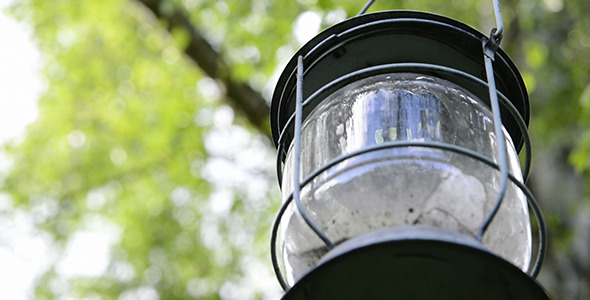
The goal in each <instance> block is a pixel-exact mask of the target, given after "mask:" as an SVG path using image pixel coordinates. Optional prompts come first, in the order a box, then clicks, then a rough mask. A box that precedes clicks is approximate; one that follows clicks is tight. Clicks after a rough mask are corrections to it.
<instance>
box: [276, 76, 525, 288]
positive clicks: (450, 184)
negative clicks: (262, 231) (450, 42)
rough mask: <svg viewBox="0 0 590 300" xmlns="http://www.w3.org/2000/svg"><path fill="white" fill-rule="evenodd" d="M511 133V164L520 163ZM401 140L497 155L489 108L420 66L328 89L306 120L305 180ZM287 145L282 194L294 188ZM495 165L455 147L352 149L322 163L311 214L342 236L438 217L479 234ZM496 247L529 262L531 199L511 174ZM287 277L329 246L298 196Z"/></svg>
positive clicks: (286, 251)
mask: <svg viewBox="0 0 590 300" xmlns="http://www.w3.org/2000/svg"><path fill="white" fill-rule="evenodd" d="M506 137H507V144H508V148H509V149H508V156H509V160H510V172H511V174H513V175H514V176H516V177H517V178H519V176H520V167H519V164H518V158H517V154H516V151H515V150H514V147H513V145H512V142H511V141H510V139H509V138H508V134H506ZM396 141H426V142H443V143H448V144H454V145H458V146H461V147H465V148H468V149H471V150H474V151H477V152H479V153H481V154H483V155H486V156H488V157H490V158H492V159H494V160H496V155H495V144H496V138H495V134H494V132H493V123H492V117H491V112H490V110H489V108H488V107H487V106H486V105H485V104H483V103H482V102H481V100H479V99H477V98H476V97H475V96H473V95H472V94H471V93H469V92H468V91H466V90H464V89H462V88H461V87H458V86H456V85H454V84H452V83H450V82H447V81H444V80H441V79H438V78H433V77H428V76H422V75H417V74H385V75H378V76H374V77H370V78H366V79H362V80H359V81H357V82H354V83H352V84H350V85H348V86H346V87H344V88H342V89H340V90H338V91H336V92H335V93H333V94H332V95H330V96H329V97H328V98H326V99H325V100H324V101H323V102H322V103H320V104H319V105H318V106H317V107H316V108H315V109H314V110H313V112H312V113H311V114H310V115H309V116H308V117H307V118H306V119H305V120H304V123H303V126H302V140H301V147H302V148H301V170H302V177H301V180H303V179H304V178H306V177H307V176H308V175H309V174H310V173H311V172H313V171H314V170H316V169H318V168H319V167H321V166H323V165H325V164H326V163H327V162H328V161H330V160H332V159H334V158H337V157H339V156H341V155H343V154H347V153H352V152H354V151H357V150H359V149H362V148H365V147H368V146H372V145H376V144H382V143H387V142H396ZM292 156H293V153H292V151H291V150H290V151H289V153H288V155H287V160H286V162H285V169H284V178H283V189H282V191H283V199H286V198H287V197H288V196H289V195H290V194H291V193H292V191H293V184H292V183H293V177H292V175H293V174H292V172H293V171H292V167H293V166H292V164H293V161H292V159H293V157H292ZM499 184H500V175H499V172H497V171H496V170H495V169H492V168H490V167H488V166H487V165H485V164H483V163H481V162H478V161H476V160H473V159H471V158H468V157H466V156H463V155H460V154H455V153H452V152H448V151H444V150H439V149H432V148H423V147H403V148H393V149H385V150H379V151H376V152H370V153H366V154H362V155H358V156H355V157H353V158H351V159H348V160H345V161H343V162H341V163H340V164H338V165H336V166H334V167H332V168H330V169H328V170H327V171H325V172H323V173H322V174H321V175H320V176H318V177H317V178H315V180H313V182H312V183H311V184H309V185H308V186H306V187H305V188H304V189H303V190H302V193H301V199H302V202H303V204H304V207H305V208H306V211H307V213H308V214H309V215H310V217H311V219H312V220H314V222H315V223H316V224H317V225H318V226H319V227H320V228H321V229H322V230H323V231H324V232H325V233H326V234H327V236H328V237H329V238H330V239H331V240H332V241H333V242H335V244H339V243H341V242H343V241H346V240H348V239H350V238H353V237H356V236H359V235H361V234H364V233H367V232H370V231H373V230H377V229H381V228H385V227H394V226H407V225H417V226H420V225H422V226H433V227H438V228H442V229H446V230H451V231H455V232H459V233H461V234H464V235H467V236H471V237H473V238H475V236H476V234H477V232H478V231H479V228H480V227H481V225H482V223H483V221H484V219H485V217H486V216H487V214H488V213H489V212H490V211H491V209H492V207H493V205H494V203H495V201H496V197H497V194H498V189H499ZM483 243H484V245H485V246H487V247H488V248H489V249H491V250H492V251H494V252H495V253H497V254H498V255H500V256H502V257H504V258H505V259H507V260H508V261H511V262H512V263H514V264H515V265H516V266H518V267H520V268H521V269H523V270H526V269H527V268H528V264H529V260H530V251H531V233H530V223H529V216H528V210H527V206H526V198H525V197H524V195H523V194H522V192H521V191H520V190H518V189H517V187H516V186H515V185H513V184H512V183H510V184H509V185H508V190H507V193H506V198H505V201H504V202H503V204H502V207H501V209H500V211H499V213H498V214H497V216H496V218H495V219H494V221H493V222H492V224H491V226H490V227H489V229H488V231H487V233H486V235H485V236H484V240H483ZM281 249H282V259H283V263H284V267H285V270H286V273H287V279H288V280H289V281H290V282H291V283H293V282H294V281H296V280H297V279H299V278H300V277H301V276H303V275H304V274H305V273H307V272H308V271H309V270H310V269H312V268H313V267H314V266H315V265H316V264H317V262H318V261H319V259H320V258H321V257H322V256H323V255H324V254H325V253H326V251H327V248H326V247H325V245H324V243H323V242H322V241H321V240H320V239H319V238H318V237H317V236H316V235H315V234H314V233H313V231H312V230H311V229H309V227H308V226H307V225H306V224H305V222H304V221H303V219H302V218H301V216H300V215H299V213H298V212H297V210H296V208H295V205H291V206H290V208H289V209H288V210H287V212H286V214H285V217H284V219H283V225H282V227H281Z"/></svg>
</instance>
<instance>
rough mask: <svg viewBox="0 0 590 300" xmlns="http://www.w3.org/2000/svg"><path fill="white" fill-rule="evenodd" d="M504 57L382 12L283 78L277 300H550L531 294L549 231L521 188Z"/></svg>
mask: <svg viewBox="0 0 590 300" xmlns="http://www.w3.org/2000/svg"><path fill="white" fill-rule="evenodd" d="M496 38H498V36H496ZM482 42H483V46H482ZM498 43H499V38H498V40H494V37H493V38H492V39H491V40H488V39H487V38H486V37H485V36H484V35H483V34H481V33H479V32H478V31H476V30H474V29H472V28H471V27H469V26H467V25H465V24H462V23H460V22H457V21H455V20H452V19H449V18H446V17H442V16H438V15H433V14H428V13H424V12H415V11H386V12H379V13H373V14H366V15H360V16H357V17H355V18H352V19H349V20H346V21H344V22H342V23H340V24H337V25H335V26H333V27H331V28H329V29H327V30H326V31H324V32H322V33H320V34H319V35H318V36H317V37H315V38H314V39H312V40H311V41H310V42H308V43H307V44H306V45H305V46H303V47H302V49H301V50H299V52H298V53H297V54H296V55H295V57H294V58H293V59H292V60H291V61H290V62H289V63H288V65H287V67H286V68H285V70H284V72H283V73H282V75H281V77H280V79H279V82H278V85H277V87H276V89H275V92H274V95H273V99H272V108H271V125H272V130H273V138H274V141H275V145H277V149H278V161H277V162H278V163H277V169H278V173H279V183H280V184H281V189H282V198H283V207H282V208H281V210H280V212H279V216H278V218H277V221H276V223H275V226H274V228H273V240H272V241H271V243H272V253H273V263H274V264H275V270H276V272H277V276H278V278H279V281H280V282H281V284H282V285H283V288H285V290H287V291H288V292H287V294H286V295H285V299H382V298H387V297H389V296H390V295H396V296H395V297H393V298H395V299H548V298H547V296H546V294H545V292H544V291H543V289H542V288H540V287H539V286H538V285H537V283H536V282H535V280H534V277H535V276H536V274H537V273H538V271H539V268H540V264H541V261H542V258H543V253H544V252H543V251H544V248H545V241H544V223H543V220H542V215H541V213H540V210H539V208H538V205H537V204H536V202H535V200H534V198H533V197H532V195H531V193H530V192H529V190H528V189H527V188H526V186H524V184H523V182H524V180H525V179H526V176H527V173H528V168H529V161H530V143H529V141H528V131H527V128H526V127H527V125H526V124H527V123H528V118H529V102H528V96H527V93H526V89H525V86H524V83H523V80H522V78H521V76H520V74H519V72H518V70H517V69H516V67H515V66H514V64H513V63H512V61H511V60H510V59H509V58H508V56H507V55H506V54H505V53H504V52H503V51H502V50H501V49H497V44H498ZM492 59H493V60H494V63H493V66H492V63H491V62H492ZM486 75H487V76H486ZM500 116H501V117H500ZM523 147H524V148H525V150H526V151H525V152H526V153H525V164H524V172H523V171H522V170H521V167H520V163H519V155H518V152H519V151H520V150H521V148H523ZM529 208H530V209H531V211H533V213H534V215H535V219H536V220H537V221H536V222H537V223H538V224H539V229H540V238H539V239H537V241H538V243H539V245H538V246H537V247H535V249H537V253H536V254H535V255H534V256H533V255H532V249H533V238H532V234H531V218H530V216H529ZM277 239H278V242H277ZM276 248H278V251H277V249H276ZM277 252H280V255H278V254H277ZM277 255H278V256H277ZM531 261H532V263H531ZM291 286H292V288H291ZM384 295H388V296H387V297H385V296H384Z"/></svg>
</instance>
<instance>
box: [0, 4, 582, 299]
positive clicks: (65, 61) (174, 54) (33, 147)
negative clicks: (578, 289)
mask: <svg viewBox="0 0 590 300" xmlns="http://www.w3.org/2000/svg"><path fill="white" fill-rule="evenodd" d="M501 3H502V8H503V12H504V20H505V24H506V37H505V39H504V41H503V48H504V49H505V50H506V51H507V52H508V53H509V54H510V55H511V56H512V57H513V59H514V60H515V61H516V64H517V65H518V66H519V68H520V70H521V72H522V74H523V77H524V78H525V81H526V84H527V86H528V88H529V93H530V98H531V106H532V116H533V119H532V122H531V134H532V138H533V141H534V145H533V149H534V150H535V151H537V149H540V150H538V152H537V153H539V154H538V155H537V156H536V159H537V160H539V159H541V160H543V159H545V158H544V156H543V155H548V153H553V152H555V151H562V150H563V151H565V152H566V154H565V155H563V157H564V159H562V163H563V164H566V161H568V159H569V162H570V163H571V166H575V168H576V170H577V171H578V172H579V174H580V175H576V176H582V175H583V176H585V177H583V178H584V179H583V180H585V181H584V182H586V183H588V179H589V178H590V177H589V176H590V175H588V174H590V172H588V171H589V170H590V160H589V159H588V158H589V157H590V117H589V116H590V72H588V70H590V55H588V54H589V53H590V37H589V35H588V28H590V18H588V15H590V2H588V1H585V0H577V1H567V2H566V1H565V0H544V1H533V0H522V1H514V0H507V1H501ZM363 5H364V1H358V0H355V1H352V0H346V1H331V0H298V1H293V0H250V1H242V0H227V1H211V0H169V1H165V2H164V3H163V5H162V6H161V8H160V9H162V10H166V9H168V10H173V9H177V8H181V9H183V10H184V11H185V12H186V14H187V15H189V16H190V19H191V21H192V22H193V24H194V25H195V26H196V27H197V28H199V29H200V30H201V31H202V32H203V33H204V34H205V36H206V37H207V38H208V40H209V41H210V42H211V43H212V44H213V45H214V46H215V48H216V49H217V50H218V51H219V52H220V53H221V54H222V56H223V57H224V59H225V60H226V61H227V62H228V63H229V64H230V65H231V66H232V69H231V72H232V76H233V77H234V78H236V79H237V80H242V81H245V82H247V83H249V84H251V85H252V86H253V87H255V88H257V89H259V90H261V91H262V92H263V94H264V95H265V97H266V98H267V99H268V98H270V93H271V92H272V89H273V88H274V86H273V84H274V80H276V73H277V72H279V71H280V70H281V67H282V66H283V65H284V64H285V63H286V62H287V60H288V59H289V58H290V57H291V55H292V54H293V53H294V52H295V51H296V50H297V49H298V47H299V46H301V44H300V43H299V42H298V41H297V39H296V36H295V30H294V28H295V24H297V21H298V20H299V19H298V18H300V16H302V13H304V12H306V11H310V12H313V13H315V14H316V15H317V16H319V17H320V18H321V27H322V28H326V27H328V26H330V25H332V24H335V23H337V22H339V21H341V20H343V19H344V18H346V17H350V16H353V15H355V14H356V13H357V12H358V11H359V10H360V9H361V8H362V6H363ZM397 8H404V9H415V10H425V11H429V12H435V13H439V14H443V15H447V16H450V17H453V18H456V19H459V20H461V21H463V22H465V23H468V24H470V25H471V26H474V27H475V28H478V29H479V30H480V31H482V32H484V33H488V32H489V30H490V29H491V28H492V27H493V26H494V24H495V21H494V16H493V11H492V8H491V1H467V0H453V1H448V0H444V1H443V0H416V1H407V0H405V1H404V0H396V1H377V3H376V4H375V5H374V6H373V7H372V8H371V10H370V11H376V10H383V9H397ZM11 12H12V13H13V14H14V15H15V16H17V17H18V18H19V19H20V20H22V21H24V22H27V23H29V24H31V25H32V26H33V27H34V32H35V37H36V41H37V44H38V46H39V48H40V49H41V51H42V53H43V57H44V59H43V61H44V78H45V80H46V83H47V89H46V91H45V92H44V94H43V96H42V97H41V99H39V106H40V118H39V120H38V121H37V122H36V123H34V124H32V125H31V126H30V127H29V128H28V129H27V133H26V137H25V138H24V140H23V141H22V142H14V143H12V144H10V145H7V146H6V147H5V149H4V150H5V151H6V152H7V153H9V155H10V156H11V157H12V159H13V161H14V165H13V168H12V169H11V170H10V172H9V173H8V174H5V176H4V177H5V179H4V180H3V182H1V187H2V191H3V192H5V193H8V194H10V195H11V197H12V198H13V200H14V203H15V206H19V207H24V208H26V209H28V210H29V211H31V212H32V214H33V216H34V218H35V222H36V224H37V226H38V227H39V228H41V229H43V230H46V231H48V232H50V233H51V234H52V235H53V236H54V239H55V244H56V247H58V248H59V249H64V248H65V247H66V246H67V243H68V241H69V240H70V239H71V237H72V236H73V235H74V234H75V233H76V232H80V231H84V230H90V229H92V228H95V227H97V226H98V227H99V228H102V227H105V226H106V227H108V226H113V225H114V227H115V228H117V230H116V232H117V234H116V239H115V240H116V242H115V243H114V244H113V245H112V246H113V250H112V252H111V257H110V263H109V267H108V268H107V271H106V272H105V273H104V274H103V275H102V276H101V277H99V278H94V277H84V276H80V277H74V278H70V277H66V276H64V275H63V274H62V273H60V271H59V269H58V268H53V269H51V270H49V271H48V272H47V273H46V274H45V275H44V276H43V277H42V278H40V280H39V282H38V285H37V290H36V294H37V297H38V298H39V299H56V298H60V297H66V296H69V297H74V298H85V297H89V298H92V297H94V298H97V299H150V297H153V296H157V297H159V298H161V299H187V298H198V299H221V298H223V299H257V298H271V297H276V290H277V285H276V283H274V282H272V281H271V283H270V285H271V287H270V288H269V287H268V285H267V284H265V283H261V282H260V278H268V277H269V276H270V275H269V273H270V272H271V270H272V269H271V267H270V265H269V259H268V258H267V256H268V246H267V245H268V240H269V236H268V233H269V227H270V224H271V221H272V218H273V217H274V214H275V212H276V210H277V207H278V204H279V202H280V201H279V199H278V193H277V188H276V179H275V178H274V175H272V174H273V173H274V170H273V161H274V154H273V151H272V150H271V147H269V145H270V143H269V141H268V140H267V139H266V138H265V137H264V136H263V135H261V134H260V133H257V132H255V131H254V130H253V129H252V128H251V127H250V126H249V125H248V124H246V122H244V120H242V119H240V118H234V114H233V111H232V110H231V108H229V106H227V105H225V104H224V97H223V94H224V91H223V87H220V86H219V84H218V83H216V82H215V80H212V79H210V78H207V77H205V76H204V75H203V74H202V72H201V71H200V70H199V69H198V67H197V66H196V65H195V64H194V63H193V62H192V61H190V60H188V59H187V58H185V57H184V56H183V50H184V47H186V45H187V44H188V40H187V39H188V38H189V35H188V34H187V33H186V32H183V31H182V30H180V29H177V28H172V29H170V30H168V27H167V24H164V23H163V22H162V21H159V20H157V19H155V18H154V17H153V15H151V14H150V13H149V11H148V10H147V9H146V8H144V7H143V6H142V5H141V4H140V3H139V2H137V1H131V0H103V1H76V0H59V1H45V0H23V1H20V2H18V3H17V4H16V5H15V6H14V7H13V8H12V9H11ZM273 74H274V75H275V76H273ZM570 152H571V153H573V154H571V155H570ZM534 163H535V161H534V162H533V164H534ZM533 166H534V165H533ZM566 169H567V168H566ZM570 169H571V168H570ZM568 170H569V169H568ZM533 171H534V170H533ZM534 176H540V175H535V173H533V177H534ZM580 178H581V177H580ZM560 192H561V191H560V190H556V191H555V192H554V193H555V194H556V195H560ZM544 196H545V195H541V197H540V198H541V201H542V202H544V203H543V204H547V206H548V207H549V211H548V212H547V214H548V215H549V216H550V218H551V219H552V220H553V219H555V218H557V219H558V220H561V219H560V218H564V217H563V215H560V214H559V213H558V212H554V211H552V208H553V207H556V206H558V204H555V203H553V204H552V203H547V201H549V200H546V199H545V197H544ZM586 199H587V198H583V199H570V200H567V201H566V202H567V205H569V206H570V207H576V205H580V203H582V202H587V200H586ZM557 200H560V199H557ZM564 203H565V202H564ZM555 223H556V224H557V223H559V224H564V223H567V222H566V221H563V220H561V221H560V222H555ZM97 224H98V225H97ZM564 226H565V225H564ZM553 232H554V235H553V236H552V238H553V239H556V240H559V241H562V242H556V243H555V244H556V245H560V246H559V247H555V248H556V251H559V253H565V254H564V255H567V252H568V251H570V249H569V248H568V247H567V246H563V245H567V244H570V241H571V239H572V236H573V235H572V234H571V232H570V231H568V230H555V231H553ZM560 232H563V234H560ZM588 251H589V252H590V250H588ZM559 255H560V254H559ZM58 261H59V260H58ZM58 261H56V262H55V265H57V263H58ZM585 276H586V277H585V279H583V280H586V282H588V273H586V275H585ZM545 277H546V278H550V277H551V275H545ZM549 281H551V282H552V283H550V286H549V288H550V289H551V290H552V292H554V293H555V292H556V290H559V288H558V287H557V286H558V285H559V279H556V280H549ZM273 295H274V296H273ZM563 299H565V298H563ZM571 299H578V298H571ZM580 299H581V298H580ZM586 299H588V298H586Z"/></svg>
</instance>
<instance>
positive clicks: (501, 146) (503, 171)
mask: <svg viewBox="0 0 590 300" xmlns="http://www.w3.org/2000/svg"><path fill="white" fill-rule="evenodd" d="M492 2H493V5H494V12H495V14H496V22H497V25H498V27H499V29H496V28H494V29H492V32H491V33H490V38H486V37H484V38H483V39H482V46H483V54H484V55H483V59H484V62H485V70H486V76H487V80H488V88H489V94H490V106H491V107H492V114H493V118H494V131H495V134H496V142H497V143H498V144H497V148H496V150H497V152H498V160H499V166H500V176H501V177H500V178H501V179H500V191H499V192H498V198H497V200H496V204H495V205H494V207H493V209H492V211H491V212H490V214H489V215H488V216H487V218H486V220H485V221H484V222H483V225H482V226H481V229H480V231H479V234H478V235H477V240H478V241H480V242H481V241H482V239H483V235H484V234H485V232H486V231H487V229H488V227H489V225H490V224H491V223H492V221H493V220H494V217H495V216H496V213H498V210H499V209H500V206H501V205H502V201H503V200H504V195H505V194H506V186H507V183H508V160H507V159H506V151H507V150H506V140H505V139H504V133H503V131H502V118H501V116H500V105H499V103H498V91H497V90H496V80H495V79H494V66H493V64H492V63H493V60H494V56H495V54H496V51H497V50H498V47H500V42H501V41H502V31H503V25H502V16H501V15H502V13H501V11H500V4H499V3H498V0H492Z"/></svg>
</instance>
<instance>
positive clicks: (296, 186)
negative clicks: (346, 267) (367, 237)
mask: <svg viewBox="0 0 590 300" xmlns="http://www.w3.org/2000/svg"><path fill="white" fill-rule="evenodd" d="M296 100H297V103H296V106H295V141H294V145H293V147H294V149H293V150H294V155H293V173H294V174H293V199H295V204H296V205H297V209H298V210H299V213H300V214H301V217H302V218H303V219H304V220H305V223H307V225H308V226H309V227H311V229H312V230H313V231H314V232H315V233H316V234H317V236H318V237H319V238H321V239H322V241H324V243H325V244H326V246H327V247H328V249H330V250H331V249H332V248H334V244H332V241H330V239H329V238H328V237H327V236H326V234H325V233H324V232H322V231H321V230H320V229H319V228H318V227H317V225H316V224H315V223H314V222H313V221H312V220H311V219H310V217H309V215H308V214H307V212H305V208H304V207H303V204H302V203H301V196H300V194H301V183H300V181H299V180H300V179H299V178H300V176H301V171H300V167H301V120H302V115H303V112H302V110H303V108H302V107H303V56H299V57H298V58H297V99H296Z"/></svg>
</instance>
